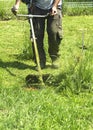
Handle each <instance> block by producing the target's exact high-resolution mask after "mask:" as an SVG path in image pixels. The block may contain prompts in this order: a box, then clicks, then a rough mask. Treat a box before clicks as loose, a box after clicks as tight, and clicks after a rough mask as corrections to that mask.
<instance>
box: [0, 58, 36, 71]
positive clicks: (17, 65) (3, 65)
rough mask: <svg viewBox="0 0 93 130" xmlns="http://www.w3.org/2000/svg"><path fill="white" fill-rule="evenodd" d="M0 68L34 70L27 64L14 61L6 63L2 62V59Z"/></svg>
mask: <svg viewBox="0 0 93 130" xmlns="http://www.w3.org/2000/svg"><path fill="white" fill-rule="evenodd" d="M0 67H1V68H7V67H9V68H17V69H20V70H24V69H32V70H33V69H34V67H33V66H31V65H27V64H25V63H22V62H19V61H12V62H4V61H2V59H0Z"/></svg>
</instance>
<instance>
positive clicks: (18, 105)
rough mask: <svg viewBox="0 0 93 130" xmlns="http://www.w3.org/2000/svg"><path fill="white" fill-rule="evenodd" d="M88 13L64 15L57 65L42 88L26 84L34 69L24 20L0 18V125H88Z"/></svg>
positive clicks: (92, 44)
mask: <svg viewBox="0 0 93 130" xmlns="http://www.w3.org/2000/svg"><path fill="white" fill-rule="evenodd" d="M92 21H93V16H80V17H77V16H76V17H67V16H66V17H63V41H62V44H61V46H60V54H61V57H60V60H59V62H60V65H61V68H60V69H58V70H54V69H51V67H50V66H51V60H50V58H49V56H48V53H47V47H48V46H47V34H45V35H46V36H45V39H44V40H45V50H46V55H47V66H49V67H47V68H46V69H45V70H43V71H42V73H44V74H46V73H51V74H53V75H54V77H55V78H54V79H51V81H49V83H50V84H49V85H46V88H44V89H39V90H38V89H35V90H34V89H30V88H27V86H26V83H25V77H26V76H27V75H28V74H38V72H37V71H35V70H34V66H35V64H34V62H33V61H32V59H31V58H32V50H31V43H30V40H29V24H28V21H26V20H18V19H14V20H9V21H0V130H92V129H93V92H92V89H93V58H92V56H93V29H92V27H93V22H92Z"/></svg>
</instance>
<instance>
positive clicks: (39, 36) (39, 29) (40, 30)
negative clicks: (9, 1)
mask: <svg viewBox="0 0 93 130" xmlns="http://www.w3.org/2000/svg"><path fill="white" fill-rule="evenodd" d="M33 14H35V15H39V14H40V15H41V14H42V13H41V10H40V9H38V8H36V7H35V9H34V10H33ZM33 25H34V31H35V36H36V43H37V48H38V53H39V58H40V65H41V68H42V69H43V68H45V64H46V56H45V51H44V43H43V39H44V29H45V18H33ZM32 46H33V53H34V59H35V62H36V55H35V49H34V45H33V44H32Z"/></svg>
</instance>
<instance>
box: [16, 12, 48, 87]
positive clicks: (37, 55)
mask: <svg viewBox="0 0 93 130" xmlns="http://www.w3.org/2000/svg"><path fill="white" fill-rule="evenodd" d="M48 15H49V14H47V15H32V14H28V15H23V14H17V16H18V17H27V18H29V21H30V27H31V31H32V39H33V44H34V50H35V55H36V62H37V67H38V72H39V80H40V82H41V84H42V85H43V86H44V76H43V75H42V71H41V67H40V58H39V53H38V49H37V44H36V37H35V32H34V27H33V20H32V18H34V17H36V18H37V17H38V18H40V17H42V18H44V17H47V16H48ZM30 78H31V79H30ZM33 78H36V80H37V77H35V76H32V77H31V75H28V76H27V77H26V80H28V82H29V80H33Z"/></svg>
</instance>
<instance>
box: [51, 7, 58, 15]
mask: <svg viewBox="0 0 93 130" xmlns="http://www.w3.org/2000/svg"><path fill="white" fill-rule="evenodd" d="M56 14H57V8H56V7H55V6H53V8H52V11H51V15H56Z"/></svg>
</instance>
